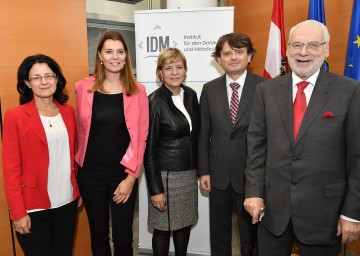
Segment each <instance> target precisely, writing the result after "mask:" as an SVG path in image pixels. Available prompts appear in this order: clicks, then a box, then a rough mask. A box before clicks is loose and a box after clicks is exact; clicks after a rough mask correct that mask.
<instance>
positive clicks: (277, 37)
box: [264, 0, 287, 78]
mask: <svg viewBox="0 0 360 256" xmlns="http://www.w3.org/2000/svg"><path fill="white" fill-rule="evenodd" d="M286 73H287V59H286V43H285V34H284V8H283V0H274V5H273V13H272V17H271V23H270V32H269V40H268V47H267V51H266V59H265V70H264V77H266V78H273V77H276V76H279V75H284V74H286Z"/></svg>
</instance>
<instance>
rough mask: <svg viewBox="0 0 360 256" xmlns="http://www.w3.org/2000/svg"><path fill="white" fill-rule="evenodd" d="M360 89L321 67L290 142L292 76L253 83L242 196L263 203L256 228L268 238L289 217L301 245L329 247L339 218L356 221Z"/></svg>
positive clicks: (358, 206)
mask: <svg viewBox="0 0 360 256" xmlns="http://www.w3.org/2000/svg"><path fill="white" fill-rule="evenodd" d="M359 85H360V83H359V82H358V81H355V80H352V79H349V78H346V77H343V76H339V75H335V74H331V73H328V72H325V71H322V70H321V71H320V74H319V77H318V79H317V81H316V85H315V88H314V91H313V93H312V96H311V99H310V102H309V104H308V107H307V110H306V113H305V116H304V119H303V122H302V124H301V127H300V130H299V134H298V137H297V139H296V142H294V140H293V131H292V119H293V118H292V109H293V102H292V77H291V74H288V75H286V76H284V77H279V78H275V79H271V80H269V81H266V82H264V83H261V84H259V85H258V87H257V90H256V94H255V99H254V106H253V113H252V116H251V121H250V125H249V131H248V158H247V167H246V197H261V198H263V199H264V203H265V206H266V213H265V217H264V219H263V221H262V222H261V223H262V225H264V226H265V228H267V229H268V230H269V231H270V232H272V233H273V234H275V235H280V234H281V233H283V232H284V230H285V228H286V226H287V225H288V224H289V221H290V218H291V219H292V224H293V228H294V231H295V233H296V236H297V237H298V239H299V240H300V241H302V242H303V243H309V244H312V243H316V244H332V243H336V241H338V238H337V237H336V226H337V222H338V218H339V216H340V214H343V215H345V216H347V217H350V218H353V219H357V220H360V86H359ZM326 112H328V113H327V114H326ZM324 113H325V114H324ZM332 115H333V116H332Z"/></svg>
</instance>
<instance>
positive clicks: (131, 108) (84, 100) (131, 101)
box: [75, 76, 149, 178]
mask: <svg viewBox="0 0 360 256" xmlns="http://www.w3.org/2000/svg"><path fill="white" fill-rule="evenodd" d="M94 82H95V78H94V77H93V76H90V77H86V78H84V79H82V80H80V81H79V82H77V83H76V84H75V92H76V113H77V117H78V141H79V143H78V151H77V152H76V155H75V160H76V162H77V163H78V164H79V165H80V166H83V164H84V158H85V154H86V147H87V143H88V139H89V133H90V126H91V115H92V106H93V99H94V93H92V92H88V91H87V90H88V89H89V88H90V87H91V86H92V85H93V84H94ZM138 88H139V92H138V93H137V94H133V95H130V96H127V95H126V94H125V93H123V99H124V114H125V122H126V126H127V129H128V131H129V134H130V143H129V147H128V148H127V150H126V153H125V155H124V156H123V158H122V160H121V161H120V163H121V164H122V165H123V166H125V172H126V173H128V174H130V175H132V176H134V177H136V178H137V177H138V176H139V174H140V170H141V167H142V163H143V158H144V152H145V147H146V139H147V135H148V128H149V103H148V98H147V95H146V91H145V87H144V86H143V85H142V84H138Z"/></svg>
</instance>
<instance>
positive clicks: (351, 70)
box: [345, 0, 360, 81]
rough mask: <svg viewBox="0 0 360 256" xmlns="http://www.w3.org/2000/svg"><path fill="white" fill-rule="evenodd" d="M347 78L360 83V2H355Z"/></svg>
mask: <svg viewBox="0 0 360 256" xmlns="http://www.w3.org/2000/svg"><path fill="white" fill-rule="evenodd" d="M345 76H348V77H351V78H353V79H356V80H359V81H360V1H359V0H354V6H353V10H352V18H351V26H350V34H349V42H348V49H347V55H346V63H345Z"/></svg>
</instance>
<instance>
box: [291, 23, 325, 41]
mask: <svg viewBox="0 0 360 256" xmlns="http://www.w3.org/2000/svg"><path fill="white" fill-rule="evenodd" d="M304 25H318V26H320V27H321V28H322V30H323V36H324V40H325V42H326V43H329V42H330V33H329V30H328V29H327V27H326V26H325V25H324V24H322V23H321V22H318V21H316V20H305V21H303V22H300V23H298V24H296V25H295V26H293V27H292V28H291V29H290V33H289V41H288V44H289V43H290V38H291V36H292V34H293V33H294V31H295V30H296V29H297V28H299V27H301V26H304Z"/></svg>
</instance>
